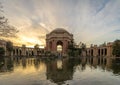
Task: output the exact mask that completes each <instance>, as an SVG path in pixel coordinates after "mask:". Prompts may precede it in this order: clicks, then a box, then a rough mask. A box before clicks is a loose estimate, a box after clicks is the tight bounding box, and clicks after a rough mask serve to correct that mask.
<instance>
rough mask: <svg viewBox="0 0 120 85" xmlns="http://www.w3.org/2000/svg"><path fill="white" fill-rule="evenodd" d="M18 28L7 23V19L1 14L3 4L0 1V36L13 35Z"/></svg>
mask: <svg viewBox="0 0 120 85" xmlns="http://www.w3.org/2000/svg"><path fill="white" fill-rule="evenodd" d="M17 32H18V30H17V29H16V28H15V27H14V26H12V25H10V24H8V19H7V18H5V17H4V15H3V6H2V5H1V3H0V36H1V37H15V35H16V33H17Z"/></svg>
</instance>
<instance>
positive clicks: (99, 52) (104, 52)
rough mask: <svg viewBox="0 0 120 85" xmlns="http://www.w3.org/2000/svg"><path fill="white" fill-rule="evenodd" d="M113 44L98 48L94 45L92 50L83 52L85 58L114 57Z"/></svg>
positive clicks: (88, 49)
mask: <svg viewBox="0 0 120 85" xmlns="http://www.w3.org/2000/svg"><path fill="white" fill-rule="evenodd" d="M112 45H113V43H112V42H109V43H107V45H101V46H97V45H94V46H92V47H90V48H87V49H86V50H85V51H83V53H82V54H83V56H94V57H96V56H103V57H113V55H112V50H113V48H112Z"/></svg>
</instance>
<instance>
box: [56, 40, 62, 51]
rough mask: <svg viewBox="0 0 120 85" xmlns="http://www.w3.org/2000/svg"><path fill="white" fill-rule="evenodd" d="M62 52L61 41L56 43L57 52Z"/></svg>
mask: <svg viewBox="0 0 120 85" xmlns="http://www.w3.org/2000/svg"><path fill="white" fill-rule="evenodd" d="M62 51H63V42H62V41H58V42H57V52H60V53H61V52H62Z"/></svg>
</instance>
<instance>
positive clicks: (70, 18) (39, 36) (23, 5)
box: [2, 0, 120, 44]
mask: <svg viewBox="0 0 120 85" xmlns="http://www.w3.org/2000/svg"><path fill="white" fill-rule="evenodd" d="M2 3H3V5H4V10H5V15H6V17H8V19H9V22H10V24H12V25H14V26H16V27H17V28H18V29H19V30H20V32H19V33H18V37H19V40H18V41H22V42H19V43H25V42H26V43H28V42H29V43H31V44H32V43H33V44H35V43H36V44H37V43H39V44H45V35H46V34H47V33H49V32H50V31H52V30H53V29H55V28H58V27H63V28H65V29H66V30H68V31H69V32H70V33H73V34H74V38H75V41H76V42H77V43H79V42H85V43H87V44H91V43H96V44H100V43H102V42H104V41H106V42H108V41H113V40H115V39H116V38H118V37H120V36H119V35H118V31H117V30H120V10H119V9H120V1H119V0H52V1H50V0H29V1H28V0H3V1H2ZM15 41H17V39H16V40H15ZM23 41H24V42H23ZM26 43H25V44H26Z"/></svg>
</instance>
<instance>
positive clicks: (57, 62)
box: [0, 58, 120, 85]
mask: <svg viewBox="0 0 120 85" xmlns="http://www.w3.org/2000/svg"><path fill="white" fill-rule="evenodd" d="M0 85H120V61H119V60H118V59H115V60H113V59H110V58H108V59H98V58H69V59H68V58H64V59H47V58H45V59H40V58H15V59H9V58H4V59H0Z"/></svg>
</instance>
